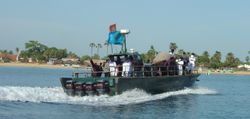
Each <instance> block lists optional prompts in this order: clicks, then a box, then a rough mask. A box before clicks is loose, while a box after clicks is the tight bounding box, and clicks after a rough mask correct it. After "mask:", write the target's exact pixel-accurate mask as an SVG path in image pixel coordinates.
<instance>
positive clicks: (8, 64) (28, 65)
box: [0, 63, 85, 69]
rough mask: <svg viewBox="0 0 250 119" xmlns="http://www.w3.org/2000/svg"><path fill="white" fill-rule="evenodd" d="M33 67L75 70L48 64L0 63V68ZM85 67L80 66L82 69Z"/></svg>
mask: <svg viewBox="0 0 250 119" xmlns="http://www.w3.org/2000/svg"><path fill="white" fill-rule="evenodd" d="M2 66H4V67H35V68H51V69H68V68H75V67H74V66H63V65H62V64H60V65H50V64H38V63H0V67H2ZM83 67H85V66H80V68H83Z"/></svg>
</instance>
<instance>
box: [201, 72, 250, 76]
mask: <svg viewBox="0 0 250 119" xmlns="http://www.w3.org/2000/svg"><path fill="white" fill-rule="evenodd" d="M199 73H202V74H224V75H250V71H233V72H208V71H202V72H199Z"/></svg>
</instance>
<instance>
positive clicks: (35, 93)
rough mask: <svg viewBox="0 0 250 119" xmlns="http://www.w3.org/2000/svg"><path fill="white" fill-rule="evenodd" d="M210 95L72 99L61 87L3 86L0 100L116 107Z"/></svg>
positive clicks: (137, 94)
mask: <svg viewBox="0 0 250 119" xmlns="http://www.w3.org/2000/svg"><path fill="white" fill-rule="evenodd" d="M190 94H195V95H208V94H217V92H216V91H215V90H211V89H207V88H203V87H198V88H195V89H192V88H186V89H183V90H179V91H173V92H166V93H162V94H157V95H151V94H148V93H146V92H144V91H142V90H139V89H133V90H130V91H126V92H124V93H122V94H120V95H115V96H108V95H101V96H84V97H71V96H67V95H66V94H65V93H64V92H63V89H62V88H61V87H52V88H48V87H16V86H15V87H14V86H3V87H0V100H3V101H21V102H34V103H41V102H47V103H65V104H82V105H93V106H98V105H101V106H116V105H128V104H138V103H143V102H147V101H153V100H160V99H164V98H167V97H170V96H178V95H190Z"/></svg>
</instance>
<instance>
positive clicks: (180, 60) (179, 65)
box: [177, 57, 184, 75]
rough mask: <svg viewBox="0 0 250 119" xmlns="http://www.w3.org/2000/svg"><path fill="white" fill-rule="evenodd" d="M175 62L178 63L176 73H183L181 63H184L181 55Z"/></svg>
mask: <svg viewBox="0 0 250 119" xmlns="http://www.w3.org/2000/svg"><path fill="white" fill-rule="evenodd" d="M177 63H178V70H179V72H178V74H179V75H182V74H183V65H184V61H183V58H182V57H181V58H180V59H178V60H177Z"/></svg>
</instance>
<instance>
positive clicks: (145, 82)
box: [115, 74, 199, 94]
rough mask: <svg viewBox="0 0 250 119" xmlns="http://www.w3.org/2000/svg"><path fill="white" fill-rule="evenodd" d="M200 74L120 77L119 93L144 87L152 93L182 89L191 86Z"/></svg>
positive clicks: (118, 83) (117, 81) (117, 83)
mask: <svg viewBox="0 0 250 119" xmlns="http://www.w3.org/2000/svg"><path fill="white" fill-rule="evenodd" d="M198 76H199V74H194V75H189V76H165V77H144V78H119V79H116V81H115V83H116V91H117V93H121V92H124V91H126V90H131V89H134V88H138V89H142V90H144V91H146V92H148V93H151V94H157V93H162V92H167V91H174V90H180V89H183V88H185V87H191V86H192V85H193V84H194V83H195V81H196V80H197V77H198Z"/></svg>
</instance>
